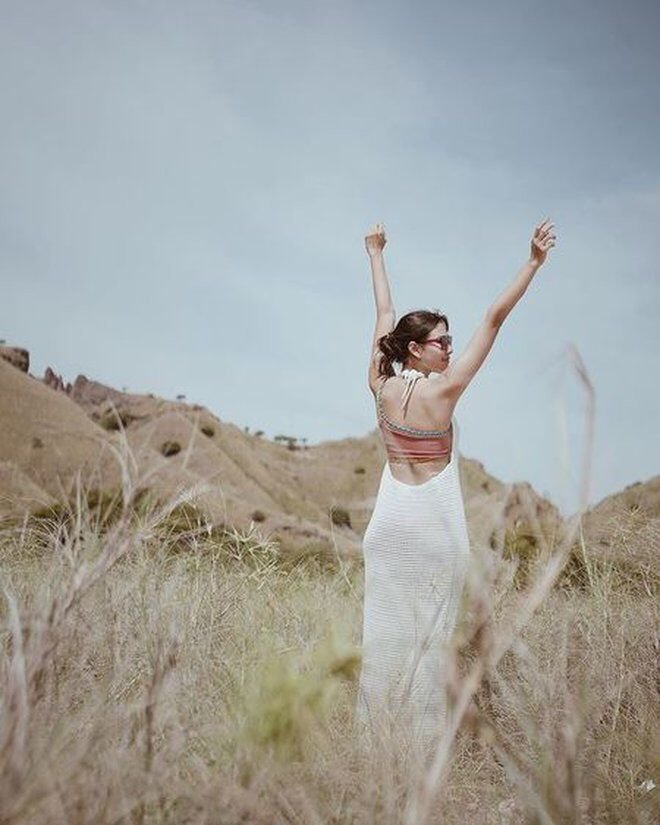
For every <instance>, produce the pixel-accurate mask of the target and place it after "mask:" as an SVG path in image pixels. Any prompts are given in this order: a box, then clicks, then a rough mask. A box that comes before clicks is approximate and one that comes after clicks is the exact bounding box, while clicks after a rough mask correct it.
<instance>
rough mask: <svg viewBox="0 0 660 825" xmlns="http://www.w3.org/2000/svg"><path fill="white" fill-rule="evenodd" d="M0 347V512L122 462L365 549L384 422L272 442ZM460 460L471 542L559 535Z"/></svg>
mask: <svg viewBox="0 0 660 825" xmlns="http://www.w3.org/2000/svg"><path fill="white" fill-rule="evenodd" d="M0 356H2V357H1V358H0V421H1V422H2V428H1V429H0V517H16V516H18V515H21V514H23V513H25V512H26V511H34V510H38V509H39V508H43V507H44V506H47V505H48V504H51V503H53V502H55V501H63V500H66V499H67V498H70V497H71V496H73V495H74V494H75V490H76V485H77V484H82V486H83V487H84V488H85V489H86V490H96V491H100V490H113V489H117V488H118V487H119V485H120V484H122V467H124V468H128V472H129V474H130V476H131V478H132V479H133V483H134V484H135V485H136V487H137V488H138V489H144V490H149V491H150V492H151V493H152V494H153V495H154V496H156V497H158V498H160V499H165V498H167V497H168V496H173V495H175V494H177V493H179V492H181V491H183V490H189V491H190V495H191V502H192V503H194V504H195V505H196V506H197V507H198V508H199V509H200V510H201V511H202V512H203V513H204V515H205V517H206V518H207V519H208V520H209V521H210V522H212V523H214V524H218V523H222V524H225V525H233V526H235V527H240V528H248V527H249V526H250V525H251V524H255V525H256V526H257V527H258V529H259V530H260V531H261V532H262V533H263V534H264V535H265V536H269V537H271V538H273V539H277V540H279V541H280V542H281V543H282V544H284V545H290V546H293V547H303V546H307V547H309V546H314V547H316V548H322V547H325V548H332V549H334V551H336V552H338V553H340V554H352V553H354V552H359V547H360V540H361V536H362V534H363V532H364V529H365V527H366V524H367V522H368V519H369V516H370V513H371V510H372V507H373V504H374V501H375V496H376V491H377V487H378V482H379V479H380V473H381V470H382V467H383V463H384V461H385V452H384V448H383V446H382V443H381V440H380V436H379V433H378V431H377V429H376V428H375V427H374V429H373V430H372V431H371V432H370V433H368V434H367V435H366V436H364V437H362V438H346V439H342V440H339V441H327V442H322V443H320V444H316V445H306V444H301V443H300V440H296V439H293V438H288V439H285V438H284V437H282V438H280V439H278V440H270V439H268V438H266V437H264V436H263V434H262V433H249V432H246V431H244V430H242V429H241V428H240V427H238V426H236V425H235V424H232V423H231V422H228V421H223V420H222V419H220V418H219V417H218V416H217V415H214V414H213V413H212V412H211V411H210V410H208V409H206V408H205V407H202V406H200V405H197V404H189V403H186V402H185V401H182V400H176V401H170V400H166V399H163V398H157V397H155V396H153V395H147V394H144V395H138V394H132V393H125V392H120V391H118V390H116V389H113V388H112V387H108V386H105V385H103V384H100V383H98V382H96V381H92V380H88V379H87V378H86V377H85V376H83V375H79V376H78V377H77V378H76V379H75V381H74V382H73V383H65V382H64V381H63V380H62V378H61V377H60V376H58V375H57V374H56V373H55V372H54V371H53V370H52V369H50V368H49V369H47V370H46V374H45V376H44V377H43V378H41V379H40V378H36V377H34V376H32V375H31V374H30V373H29V372H28V370H29V353H28V352H27V351H26V350H24V349H18V348H12V347H3V348H0ZM459 461H460V471H461V478H462V483H463V489H464V496H465V502H466V509H467V514H468V525H469V529H470V533H471V538H473V539H476V540H480V541H490V542H491V543H493V542H494V541H495V540H498V539H500V540H501V539H502V537H503V535H504V533H505V532H506V531H516V530H523V531H524V530H530V529H532V530H537V531H538V530H540V531H542V532H543V533H545V534H546V535H553V534H554V533H555V532H556V530H557V529H558V527H559V525H560V524H561V521H562V519H561V516H560V514H559V513H558V511H557V509H556V508H555V507H554V505H553V504H552V503H551V502H549V501H547V500H546V499H544V498H542V497H541V496H539V495H538V494H537V493H536V492H535V491H534V490H533V488H532V487H531V485H529V484H528V483H525V482H523V483H519V484H514V485H510V484H504V483H502V482H501V481H499V480H498V479H496V478H494V477H493V476H491V475H490V474H489V473H488V472H486V470H485V469H484V467H483V465H482V464H481V463H480V462H479V461H477V460H475V459H470V458H466V457H464V456H459ZM124 471H126V470H125V469H124ZM124 483H125V481H124ZM659 490H660V477H656V478H655V479H651V480H650V481H648V482H646V484H638V485H634V487H633V488H627V489H626V490H625V491H622V493H620V494H618V495H617V496H610V497H608V498H607V499H606V500H604V501H603V502H601V503H600V504H599V505H598V506H597V507H595V508H593V509H592V510H591V511H590V513H589V515H588V519H587V521H586V523H585V529H587V526H588V529H589V530H590V531H592V533H597V532H598V531H599V530H601V528H602V532H603V541H605V542H606V541H607V540H608V539H607V537H606V536H607V534H608V531H609V532H611V525H610V526H608V525H609V524H610V522H611V521H612V519H613V518H615V515H614V514H615V513H620V512H626V513H629V512H630V507H631V505H632V501H633V499H634V501H635V502H638V501H640V502H642V503H643V504H644V506H645V507H646V505H647V504H648V505H649V506H648V507H647V508H646V510H645V511H644V512H647V511H648V512H649V513H650V515H651V517H652V518H653V516H655V518H656V519H657V516H658V501H659V498H660V492H659ZM631 497H632V498H631Z"/></svg>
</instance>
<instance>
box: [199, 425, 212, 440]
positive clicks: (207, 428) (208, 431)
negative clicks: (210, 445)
mask: <svg viewBox="0 0 660 825" xmlns="http://www.w3.org/2000/svg"><path fill="white" fill-rule="evenodd" d="M200 430H201V431H202V432H203V433H204V435H205V436H206V437H207V438H213V436H214V435H215V427H212V426H211V425H210V424H202V426H201V427H200Z"/></svg>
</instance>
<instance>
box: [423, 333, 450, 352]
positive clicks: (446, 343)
mask: <svg viewBox="0 0 660 825" xmlns="http://www.w3.org/2000/svg"><path fill="white" fill-rule="evenodd" d="M451 340H452V339H451V335H441V336H440V337H439V338H427V339H426V341H422V342H421V343H422V344H440V346H441V347H442V349H444V350H447V349H449V347H450V346H451Z"/></svg>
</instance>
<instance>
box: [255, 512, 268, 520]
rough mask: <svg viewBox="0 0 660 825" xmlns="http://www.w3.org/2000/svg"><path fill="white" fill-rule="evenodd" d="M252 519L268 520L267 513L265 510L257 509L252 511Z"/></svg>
mask: <svg viewBox="0 0 660 825" xmlns="http://www.w3.org/2000/svg"><path fill="white" fill-rule="evenodd" d="M252 521H266V514H265V513H264V511H263V510H255V511H254V513H252Z"/></svg>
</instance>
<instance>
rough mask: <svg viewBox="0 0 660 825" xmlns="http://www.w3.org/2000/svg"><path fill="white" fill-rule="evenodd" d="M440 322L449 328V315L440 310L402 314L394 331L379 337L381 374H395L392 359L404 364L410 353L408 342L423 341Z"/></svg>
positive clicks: (379, 370)
mask: <svg viewBox="0 0 660 825" xmlns="http://www.w3.org/2000/svg"><path fill="white" fill-rule="evenodd" d="M440 322H442V323H444V324H445V326H446V327H447V330H449V321H448V320H447V316H446V315H443V314H442V313H441V312H440V310H428V309H418V310H415V311H414V312H408V313H407V314H406V315H402V316H401V318H399V321H398V323H397V325H396V326H395V327H394V329H393V330H392V332H388V334H387V335H383V336H382V337H380V338H379V339H378V349H379V350H380V352H382V353H383V358H381V359H380V364H379V366H378V373H379V375H394V369H393V367H392V361H399V362H400V363H402V364H404V363H405V362H406V359H407V358H408V355H409V354H410V352H409V350H408V344H409V343H410V342H411V341H417V342H418V343H421V342H422V341H423V340H424V339H425V338H426V336H427V335H428V334H429V333H430V332H431V331H432V330H433V329H435V327H436V326H437V325H438V324H439V323H440Z"/></svg>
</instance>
